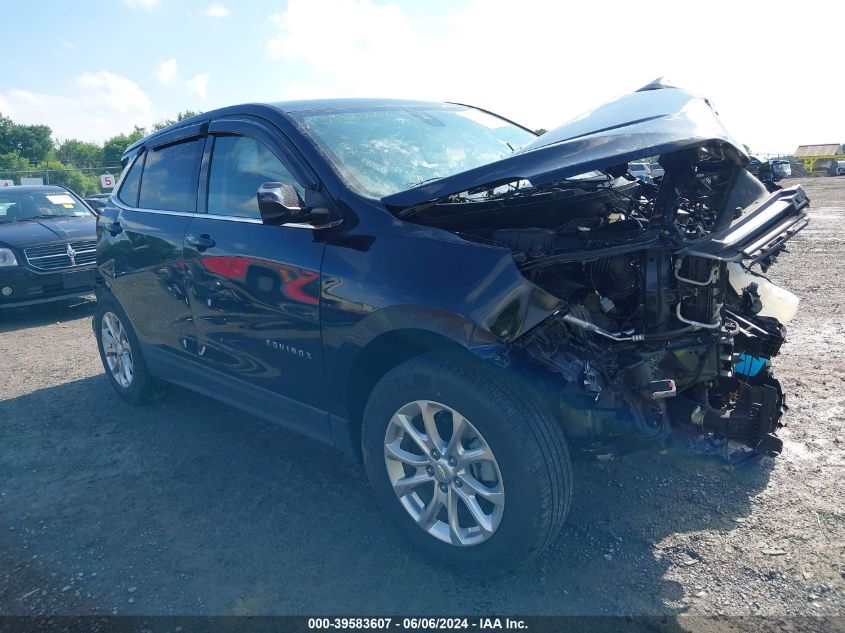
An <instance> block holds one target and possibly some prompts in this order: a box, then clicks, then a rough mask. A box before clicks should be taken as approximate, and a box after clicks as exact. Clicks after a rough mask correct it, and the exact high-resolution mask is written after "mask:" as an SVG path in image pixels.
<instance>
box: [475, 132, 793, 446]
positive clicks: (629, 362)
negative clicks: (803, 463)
mask: <svg viewBox="0 0 845 633" xmlns="http://www.w3.org/2000/svg"><path fill="white" fill-rule="evenodd" d="M661 163H663V164H664V166H665V168H666V176H665V177H664V180H663V182H661V183H659V184H658V185H644V184H637V185H629V184H627V183H625V182H624V179H623V181H617V182H616V183H614V184H613V185H611V186H610V189H609V190H606V191H601V192H600V191H599V190H596V192H595V195H596V196H600V197H602V198H603V199H604V200H603V202H604V203H605V205H606V206H605V208H604V210H603V211H601V210H599V209H598V208H596V209H595V213H591V214H589V215H588V216H586V217H585V216H582V215H580V213H575V218H574V220H573V221H572V222H570V224H569V225H568V226H564V227H563V228H561V227H557V228H548V227H547V228H538V227H532V228H508V229H499V230H496V231H494V232H493V234H492V235H491V237H493V239H496V240H498V241H501V242H503V243H506V244H508V245H509V246H510V247H511V249H512V251H513V253H514V257H515V260H516V262H517V264H518V266H519V267H520V269H521V270H522V272H523V274H524V275H525V276H526V277H528V278H529V279H530V280H531V281H532V282H533V283H535V284H537V285H538V286H540V287H542V288H544V289H545V290H547V291H548V292H550V293H551V294H553V295H554V296H556V297H558V298H560V299H561V300H562V301H563V302H564V304H563V307H561V308H559V309H558V310H557V311H556V312H555V313H554V314H553V315H552V316H551V317H550V318H548V319H546V320H545V321H544V322H543V323H542V324H540V325H539V326H537V327H535V328H534V329H533V330H531V331H530V332H528V333H527V334H525V335H524V336H522V337H520V338H519V339H517V340H516V341H515V342H514V343H513V345H511V346H510V347H509V349H508V350H507V352H506V356H507V360H506V362H513V361H514V360H515V359H517V358H522V359H529V360H530V362H533V363H539V364H541V365H542V366H543V367H545V368H546V369H547V370H549V371H551V372H553V373H555V374H557V375H558V376H559V377H561V378H562V379H563V380H564V381H565V383H566V389H565V390H564V391H563V392H562V394H561V396H560V398H559V399H558V400H559V403H558V404H559V406H560V407H561V413H562V418H563V419H564V420H565V422H566V424H567V426H568V430H569V432H570V434H574V435H577V436H580V437H582V438H583V439H586V440H588V443H593V444H594V445H596V446H601V445H602V444H606V443H607V442H608V440H611V439H613V438H619V437H620V436H624V437H626V438H627V439H629V440H630V439H632V438H633V439H635V440H636V442H635V444H641V443H642V442H643V441H666V440H668V439H669V438H671V437H673V436H675V437H677V436H679V435H680V436H683V435H686V436H687V437H688V439H690V440H691V441H692V443H693V445H697V446H699V447H701V446H705V447H707V449H708V450H710V451H712V452H722V451H724V452H725V453H726V455H727V456H729V457H730V458H731V459H732V460H735V459H739V458H743V457H745V456H748V455H749V454H751V453H761V454H766V455H771V456H774V455H777V454H779V453H780V452H781V449H782V445H783V444H782V441H781V440H780V439H779V438H778V437H777V435H776V432H777V430H778V428H779V427H780V426H781V425H782V423H783V421H782V415H783V413H784V412H785V410H786V402H785V396H784V393H783V390H782V389H781V386H780V384H779V382H778V381H777V379H776V378H775V377H774V375H773V373H772V366H771V359H772V358H773V357H774V356H776V355H777V354H778V352H779V350H780V347H781V345H782V344H783V342H784V339H785V336H786V324H787V322H788V321H789V320H790V319H791V318H792V317H793V316H794V314H795V310H796V309H797V304H798V299H797V297H795V296H794V295H792V294H791V293H789V292H788V291H786V290H784V289H782V288H779V287H777V286H775V285H774V284H772V283H771V282H770V281H769V280H768V279H767V278H766V277H765V276H764V273H765V271H767V270H768V268H769V267H770V266H771V265H772V264H774V263H775V261H776V259H777V256H778V255H779V254H781V253H782V252H783V251H784V250H785V249H784V245H785V242H786V241H787V240H788V239H789V238H790V237H792V236H793V235H795V234H796V233H797V232H798V231H800V230H801V229H802V228H804V226H806V224H807V222H808V220H807V218H806V207H807V205H808V201H807V198H806V196H805V195H804V192H803V189H802V188H801V187H795V188H792V189H783V190H778V191H776V192H774V193H772V194H770V193H769V192H767V191H766V190H765V189H764V188H763V187H762V186H761V185H759V183H757V181H756V180H755V179H753V177H751V176H750V174H748V172H746V171H745V170H744V169H742V168H741V167H739V164H740V163H739V161H738V160H737V157H733V159H732V158H731V157H730V156H725V153H724V151H722V150H720V149H713V148H706V147H700V148H696V149H693V150H686V151H683V152H679V153H678V154H675V155H665V156H662V157H661ZM608 171H609V172H612V171H613V168H612V167H611V168H609V169H608ZM581 208H584V207H581ZM572 209H573V210H574V209H575V207H573V208H572ZM699 450H701V449H699ZM702 452H704V451H702Z"/></svg>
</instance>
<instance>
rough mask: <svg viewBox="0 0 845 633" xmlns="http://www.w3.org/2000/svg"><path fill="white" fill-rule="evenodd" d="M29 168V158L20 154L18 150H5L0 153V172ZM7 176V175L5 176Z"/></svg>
mask: <svg viewBox="0 0 845 633" xmlns="http://www.w3.org/2000/svg"><path fill="white" fill-rule="evenodd" d="M29 168H30V164H29V160H27V159H26V158H24V157H23V156H21V155H20V152H6V153H5V154H0V173H5V172H9V171H25V170H27V169H29ZM6 177H7V178H8V176H6Z"/></svg>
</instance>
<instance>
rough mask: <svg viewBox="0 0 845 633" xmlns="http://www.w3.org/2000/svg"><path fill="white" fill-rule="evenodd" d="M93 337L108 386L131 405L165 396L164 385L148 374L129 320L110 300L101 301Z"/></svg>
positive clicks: (108, 297) (117, 304)
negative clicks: (95, 340)
mask: <svg viewBox="0 0 845 633" xmlns="http://www.w3.org/2000/svg"><path fill="white" fill-rule="evenodd" d="M94 336H95V337H96V338H97V348H98V349H99V351H100V360H101V361H102V362H103V369H104V370H105V373H106V378H107V379H108V381H109V383H110V384H111V386H112V387H113V388H114V390H115V391H116V392H117V393H118V395H119V396H120V397H121V398H123V399H124V400H126V401H127V402H130V403H132V404H141V403H143V402H149V401H151V400H157V399H159V398H161V397H163V396H164V394H165V388H164V387H165V385H164V383H163V382H161V381H160V380H158V379H157V378H155V377H154V376H152V375H151V374H150V373H149V371H147V365H146V363H145V362H144V357H143V354H142V353H141V346H140V344H139V343H138V337H137V336H136V335H135V330H134V329H133V328H132V324H131V323H130V322H129V318H128V317H127V316H126V313H125V312H124V311H123V308H121V307H120V304H119V303H118V302H117V301H116V300H115V299H114V298H112V297H111V296H108V295H106V296H103V297H100V298H99V300H98V301H97V310H96V312H95V313H94Z"/></svg>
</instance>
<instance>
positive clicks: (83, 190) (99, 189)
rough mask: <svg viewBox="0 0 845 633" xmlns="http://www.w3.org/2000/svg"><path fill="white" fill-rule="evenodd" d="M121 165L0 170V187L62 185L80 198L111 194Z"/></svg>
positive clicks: (118, 176)
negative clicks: (97, 194)
mask: <svg viewBox="0 0 845 633" xmlns="http://www.w3.org/2000/svg"><path fill="white" fill-rule="evenodd" d="M121 171H122V167H121V166H120V165H107V166H103V167H80V168H64V169H27V170H24V171H2V170H0V187H10V186H15V185H61V186H62V187H67V188H68V189H70V190H71V191H73V192H74V193H76V194H78V195H80V196H90V195H92V194H96V193H111V191H112V189H113V188H114V185H115V183H116V182H117V181H118V179H119V178H120V172H121Z"/></svg>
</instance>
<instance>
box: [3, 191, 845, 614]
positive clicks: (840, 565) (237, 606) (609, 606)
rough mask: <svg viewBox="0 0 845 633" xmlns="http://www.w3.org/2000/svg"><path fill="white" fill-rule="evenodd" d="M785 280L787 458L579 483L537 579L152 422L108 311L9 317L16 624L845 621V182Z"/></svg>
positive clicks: (287, 441) (271, 462)
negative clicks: (102, 327)
mask: <svg viewBox="0 0 845 633" xmlns="http://www.w3.org/2000/svg"><path fill="white" fill-rule="evenodd" d="M806 189H807V191H808V194H809V195H810V197H811V199H812V202H813V208H812V211H811V216H812V218H813V221H812V224H811V226H810V228H809V229H808V230H807V231H805V232H804V233H803V234H801V235H800V236H799V237H797V238H796V239H795V240H793V242H792V246H791V249H790V250H791V254H789V255H784V256H782V258H781V262H780V263H779V264H778V265H777V266H776V267H775V268H774V269H772V271H771V276H772V277H773V279H774V280H775V281H777V282H779V283H782V284H783V285H784V286H786V287H788V288H790V289H791V290H793V291H794V292H796V293H797V294H798V295H800V296H801V297H802V305H801V310H800V312H799V315H798V317H797V318H796V320H795V321H794V322H793V325H792V326H791V327H790V339H789V341H788V343H787V344H786V345H785V346H784V349H783V353H782V355H781V356H780V357H779V358H778V359H777V361H776V369H777V370H778V372H779V375H780V377H781V380H782V381H783V382H784V386H785V390H786V391H787V392H788V394H789V404H790V407H791V410H790V411H789V413H788V427H787V428H786V429H785V430H784V431H783V433H782V434H783V437H784V440H785V445H786V448H785V450H784V453H783V455H782V456H780V457H779V458H778V459H776V460H774V461H772V460H768V459H766V460H763V462H762V463H760V464H757V465H755V466H753V467H750V468H745V469H739V470H736V471H733V472H731V471H730V470H729V469H728V467H726V466H724V464H722V463H720V462H718V461H716V460H713V461H706V460H703V459H701V458H693V457H689V456H686V455H685V453H684V452H683V451H679V452H678V453H670V454H665V455H660V454H657V453H637V454H633V455H628V456H626V457H625V458H623V459H620V460H617V461H611V462H585V463H579V464H577V465H576V492H575V500H574V503H573V506H572V512H571V515H570V520H569V523H568V525H567V527H566V528H565V530H564V531H563V533H562V534H561V536H560V538H559V539H558V541H557V542H556V544H555V546H554V547H553V548H552V549H551V551H549V552H548V553H546V554H545V555H544V556H542V557H541V558H540V559H539V560H537V561H535V562H533V563H532V564H530V565H529V566H528V567H526V568H525V569H524V570H522V571H521V572H520V573H518V574H516V575H513V576H510V577H507V578H503V579H497V580H491V581H487V582H476V581H468V580H466V579H462V578H457V577H452V576H450V575H448V574H445V573H443V572H441V571H440V570H436V569H433V568H431V567H429V566H428V565H426V564H425V563H423V562H421V561H420V560H419V559H418V558H416V557H415V555H414V554H413V553H412V552H409V551H407V550H406V549H405V548H404V547H403V545H402V543H400V542H399V539H398V538H397V534H396V532H395V531H394V530H393V529H391V527H390V526H389V525H387V524H386V523H385V520H384V518H383V517H382V516H381V515H380V514H379V512H378V511H377V510H376V507H375V504H374V501H373V499H372V498H371V496H370V492H369V490H368V486H367V483H366V481H365V479H364V477H363V474H362V472H361V470H360V469H359V468H358V466H357V465H356V464H354V463H353V462H351V461H349V460H347V459H346V458H344V457H343V456H341V455H340V454H338V453H337V452H335V451H334V450H332V449H329V448H326V447H324V446H322V445H319V444H317V443H314V442H312V441H310V440H307V439H303V438H301V437H299V436H297V435H293V434H291V433H289V432H286V431H284V430H282V429H280V428H278V427H276V426H273V425H271V424H268V423H266V422H263V421H261V420H257V419H255V418H252V417H250V416H248V415H245V414H243V413H240V412H238V411H236V410H234V409H230V408H228V407H226V406H223V405H220V404H216V403H211V402H207V401H206V400H204V399H202V398H200V397H198V396H194V395H192V394H190V393H188V392H185V391H181V390H174V391H173V392H172V393H171V396H170V398H169V399H167V400H165V401H162V402H159V403H156V404H154V405H152V406H148V407H145V408H133V407H131V406H129V405H127V404H124V403H123V402H122V401H120V400H119V399H118V398H117V396H116V395H115V394H114V393H113V392H112V390H111V388H110V387H109V385H108V384H107V382H106V379H105V377H104V376H103V373H102V368H101V366H100V361H99V358H98V356H97V352H96V346H95V343H94V338H93V336H92V334H91V325H90V320H91V319H90V317H91V313H92V304H91V303H90V302H89V303H82V304H80V305H76V306H72V307H67V306H65V307H63V308H55V307H53V308H40V309H31V310H21V311H15V312H13V313H5V314H3V315H2V317H0V614H21V615H25V614H82V613H102V614H111V613H119V614H247V613H248V614H306V613H307V614H325V613H330V614H377V613H404V614H448V613H472V614H488V615H489V614H491V613H520V614H558V613H562V614H602V615H607V614H625V615H628V614H648V615H651V614H666V615H679V614H700V615H713V614H728V615H740V614H742V615H754V614H766V615H775V616H781V615H787V614H788V615H801V614H805V615H822V614H827V615H834V614H839V615H845V440H844V439H843V437H842V419H843V414H845V345H843V343H845V318H843V310H845V257H843V256H845V231H843V226H844V225H845V178H839V179H834V178H816V179H810V180H809V182H808V183H807V185H806Z"/></svg>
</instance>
